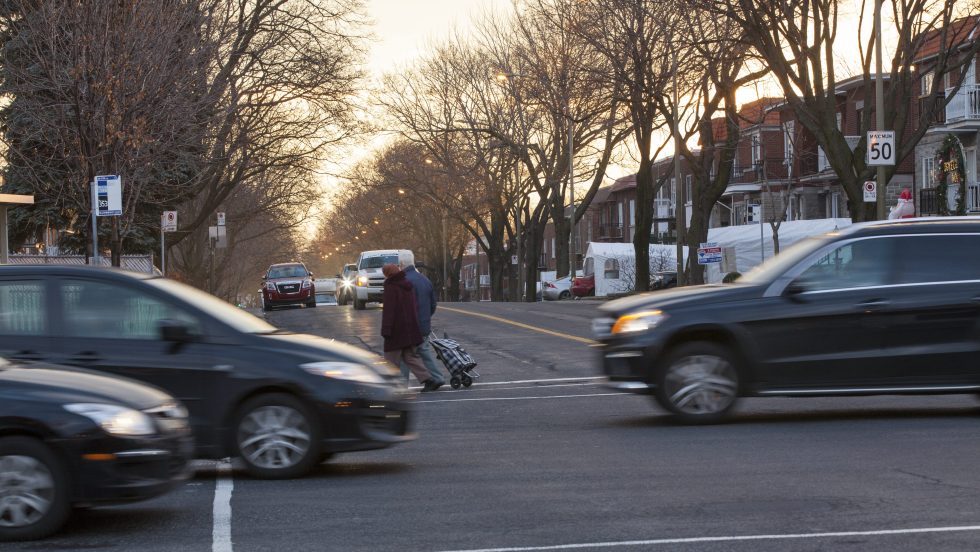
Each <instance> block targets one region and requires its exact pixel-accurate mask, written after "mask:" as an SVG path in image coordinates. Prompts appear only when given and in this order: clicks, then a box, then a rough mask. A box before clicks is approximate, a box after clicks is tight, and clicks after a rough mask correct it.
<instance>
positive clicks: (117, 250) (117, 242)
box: [110, 217, 122, 266]
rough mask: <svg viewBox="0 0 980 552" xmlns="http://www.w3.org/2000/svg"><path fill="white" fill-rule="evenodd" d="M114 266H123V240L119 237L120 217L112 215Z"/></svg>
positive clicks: (111, 243)
mask: <svg viewBox="0 0 980 552" xmlns="http://www.w3.org/2000/svg"><path fill="white" fill-rule="evenodd" d="M110 245H111V246H112V249H111V255H112V266H122V240H121V239H119V217H112V239H111V242H110Z"/></svg>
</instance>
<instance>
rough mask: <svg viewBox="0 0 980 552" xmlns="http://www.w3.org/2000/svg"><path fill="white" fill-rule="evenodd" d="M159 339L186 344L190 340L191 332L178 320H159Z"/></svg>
mask: <svg viewBox="0 0 980 552" xmlns="http://www.w3.org/2000/svg"><path fill="white" fill-rule="evenodd" d="M157 328H158V329H159V330H160V339H162V340H164V341H167V342H170V343H187V342H188V341H191V340H192V336H191V330H190V328H189V327H188V326H187V324H184V323H183V322H180V321H179V320H160V321H159V322H157Z"/></svg>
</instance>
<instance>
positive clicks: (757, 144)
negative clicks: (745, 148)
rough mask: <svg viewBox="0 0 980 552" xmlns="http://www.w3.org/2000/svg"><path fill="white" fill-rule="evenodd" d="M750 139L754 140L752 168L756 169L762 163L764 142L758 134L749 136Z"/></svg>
mask: <svg viewBox="0 0 980 552" xmlns="http://www.w3.org/2000/svg"><path fill="white" fill-rule="evenodd" d="M749 139H750V140H752V166H753V167H755V166H756V165H758V164H759V162H760V161H762V140H760V139H759V135H758V134H751V135H749Z"/></svg>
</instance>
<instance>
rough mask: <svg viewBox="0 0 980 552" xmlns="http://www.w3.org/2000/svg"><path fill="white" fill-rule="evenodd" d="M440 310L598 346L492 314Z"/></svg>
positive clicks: (585, 340)
mask: <svg viewBox="0 0 980 552" xmlns="http://www.w3.org/2000/svg"><path fill="white" fill-rule="evenodd" d="M439 308H440V309H444V310H447V311H452V312H458V313H460V314H468V315H470V316H479V317H480V318H486V319H488V320H493V321H495V322H502V323H504V324H510V325H511V326H517V327H518V328H524V329H525V330H531V331H533V332H540V333H543V334H548V335H553V336H555V337H563V338H565V339H571V340H572V341H578V342H579V343H585V344H586V345H598V344H599V343H598V342H597V341H592V340H591V339H586V338H584V337H579V336H577V335H570V334H567V333H561V332H556V331H552V330H546V329H544V328H539V327H537V326H531V325H529V324H522V323H520V322H514V321H513V320H507V319H506V318H500V317H499V316H493V315H491V314H483V313H479V312H470V311H467V310H462V309H454V308H452V307H447V306H445V305H439Z"/></svg>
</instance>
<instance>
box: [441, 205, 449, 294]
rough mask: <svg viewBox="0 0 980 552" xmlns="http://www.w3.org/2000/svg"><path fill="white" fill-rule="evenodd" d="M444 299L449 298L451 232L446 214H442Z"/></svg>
mask: <svg viewBox="0 0 980 552" xmlns="http://www.w3.org/2000/svg"><path fill="white" fill-rule="evenodd" d="M442 300H443V301H448V300H449V232H447V231H446V215H442Z"/></svg>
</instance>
